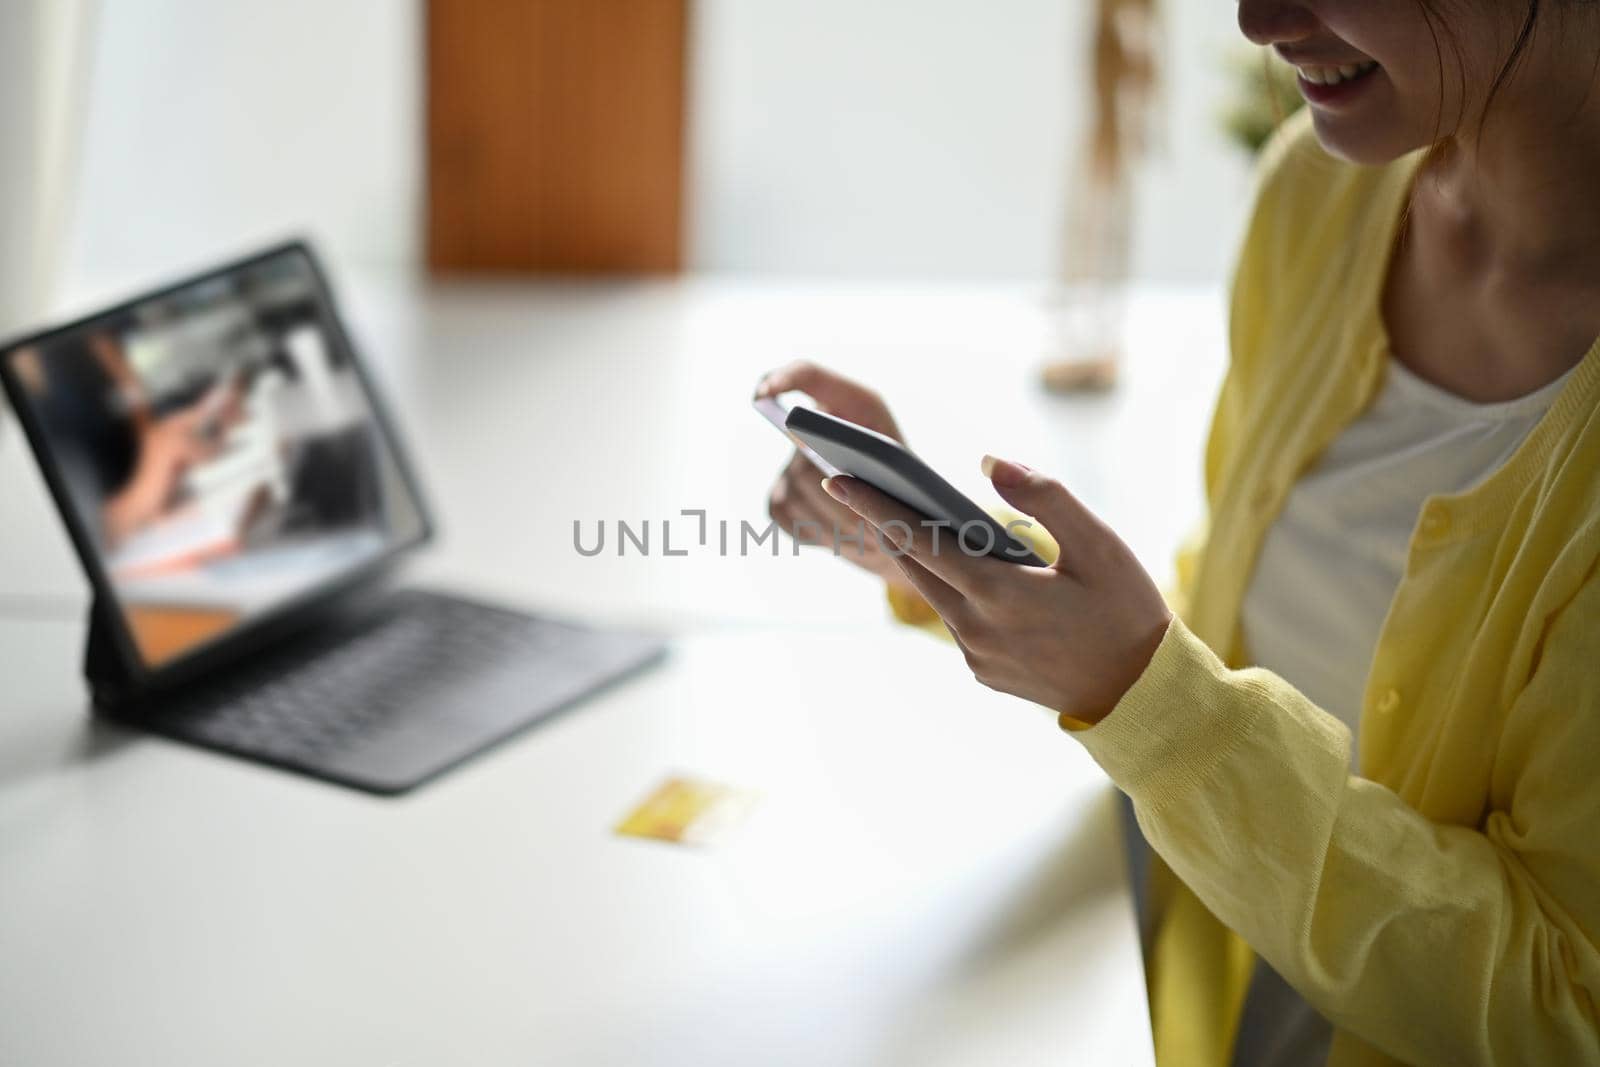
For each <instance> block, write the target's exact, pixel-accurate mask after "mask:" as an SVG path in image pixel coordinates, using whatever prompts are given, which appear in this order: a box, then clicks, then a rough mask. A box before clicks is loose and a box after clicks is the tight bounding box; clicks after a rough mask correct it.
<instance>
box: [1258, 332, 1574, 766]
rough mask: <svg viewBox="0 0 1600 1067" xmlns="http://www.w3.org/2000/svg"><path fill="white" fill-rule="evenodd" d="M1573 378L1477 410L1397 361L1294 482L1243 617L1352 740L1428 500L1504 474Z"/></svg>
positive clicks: (1285, 671)
mask: <svg viewBox="0 0 1600 1067" xmlns="http://www.w3.org/2000/svg"><path fill="white" fill-rule="evenodd" d="M1568 373H1571V372H1570V371H1569V372H1568ZM1565 383H1566V375H1562V376H1561V377H1560V378H1558V379H1556V380H1555V381H1553V382H1551V383H1550V384H1549V385H1546V386H1544V387H1543V388H1541V389H1539V390H1538V391H1537V392H1533V393H1529V394H1528V395H1527V396H1523V397H1519V398H1517V399H1516V400H1507V401H1504V402H1500V403H1493V404H1477V403H1473V402H1472V401H1470V400H1464V399H1462V398H1461V397H1459V396H1456V395H1455V394H1454V393H1448V392H1446V391H1445V390H1443V389H1441V388H1439V387H1438V386H1436V385H1432V384H1430V383H1428V382H1426V381H1423V380H1422V379H1421V378H1419V377H1417V376H1416V375H1415V374H1413V373H1412V372H1411V371H1409V370H1407V369H1406V368H1405V367H1403V366H1401V365H1400V364H1399V363H1397V362H1395V361H1394V360H1392V359H1391V360H1390V361H1389V364H1388V370H1387V372H1386V374H1385V379H1384V383H1383V387H1382V388H1381V389H1380V390H1379V392H1378V395H1377V397H1376V399H1374V401H1373V402H1372V404H1371V406H1369V407H1368V408H1367V410H1366V411H1365V412H1364V413H1363V414H1362V415H1361V417H1360V418H1358V419H1356V420H1355V421H1354V422H1352V423H1351V424H1350V425H1349V426H1347V427H1345V429H1344V432H1343V433H1341V434H1340V435H1339V437H1338V439H1337V440H1335V441H1334V442H1333V444H1332V445H1330V446H1329V447H1328V449H1327V451H1326V452H1324V453H1323V455H1322V456H1321V458H1320V459H1319V460H1318V461H1317V464H1316V466H1315V467H1313V468H1312V469H1311V470H1309V471H1307V472H1306V473H1305V474H1304V475H1303V476H1302V477H1301V478H1300V480H1299V481H1298V482H1296V483H1295V485H1294V488H1293V489H1292V490H1291V491H1290V493H1289V497H1288V500H1287V501H1285V503H1284V506H1283V511H1282V512H1281V513H1280V514H1279V516H1278V518H1277V520H1276V521H1275V522H1274V523H1273V524H1272V527H1271V528H1270V529H1269V530H1268V531H1267V536H1266V539H1265V540H1264V541H1263V542H1262V545H1261V551H1260V554H1259V555H1258V556H1257V557H1256V568H1255V573H1254V575H1253V576H1252V578H1251V582H1250V586H1249V588H1248V589H1247V590H1246V592H1245V597H1244V603H1243V606H1242V617H1241V620H1240V621H1241V625H1242V627H1243V638H1244V648H1245V651H1246V654H1247V655H1248V657H1249V660H1250V662H1251V663H1253V664H1254V665H1256V666H1259V667H1265V668H1266V669H1268V670H1270V671H1272V672H1273V673H1274V674H1277V675H1279V676H1280V677H1282V678H1283V679H1284V680H1285V681H1287V682H1289V683H1290V684H1291V685H1293V686H1294V687H1295V688H1296V689H1298V690H1300V691H1301V692H1302V693H1304V694H1305V695H1306V696H1308V697H1310V698H1311V699H1312V701H1313V702H1315V703H1316V705H1317V706H1318V707H1320V708H1322V709H1323V710H1324V711H1327V712H1329V713H1331V714H1333V715H1335V716H1337V717H1338V718H1339V719H1340V720H1342V721H1343V722H1344V723H1345V724H1346V725H1347V726H1349V727H1350V730H1351V732H1352V733H1354V732H1355V731H1356V729H1357V726H1358V722H1359V719H1360V713H1361V698H1362V694H1363V692H1364V690H1365V685H1366V679H1367V672H1368V670H1369V669H1370V667H1371V665H1372V655H1373V652H1374V651H1375V650H1376V648H1377V645H1378V631H1379V630H1380V629H1381V628H1382V626H1383V620H1384V617H1385V616H1386V615H1387V614H1388V612H1389V603H1390V601H1392V600H1393V599H1394V593H1395V590H1396V588H1398V587H1399V585H1400V577H1401V575H1402V574H1403V573H1404V572H1405V566H1406V556H1407V553H1408V551H1409V548H1410V544H1411V533H1412V530H1413V528H1414V527H1415V526H1416V524H1417V516H1418V514H1419V512H1420V511H1421V510H1422V505H1423V502H1424V501H1425V500H1427V498H1428V497H1430V496H1433V495H1436V494H1451V493H1459V492H1462V491H1465V490H1467V489H1470V488H1472V487H1473V486H1475V485H1477V484H1478V483H1479V482H1481V481H1483V480H1484V479H1485V478H1487V477H1488V476H1489V475H1490V474H1492V473H1493V472H1494V471H1495V470H1497V469H1498V468H1499V467H1500V466H1501V465H1502V464H1503V463H1505V461H1506V460H1507V459H1509V458H1511V453H1513V452H1515V451H1516V449H1517V446H1518V445H1520V444H1521V443H1522V440H1523V438H1525V437H1526V436H1527V435H1528V432H1529V431H1530V430H1532V429H1533V427H1534V424H1535V423H1537V422H1538V421H1539V419H1540V417H1541V416H1543V415H1544V413H1545V412H1546V411H1547V410H1548V409H1549V407H1550V405H1551V404H1552V403H1553V402H1554V401H1555V397H1556V394H1557V393H1558V392H1560V391H1561V387H1562V385H1564V384H1565ZM1351 758H1352V760H1353V759H1354V756H1353V755H1352V757H1351Z"/></svg>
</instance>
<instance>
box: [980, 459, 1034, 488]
mask: <svg viewBox="0 0 1600 1067" xmlns="http://www.w3.org/2000/svg"><path fill="white" fill-rule="evenodd" d="M981 466H982V467H983V476H984V477H985V478H988V479H989V480H990V481H992V482H994V484H995V485H997V486H1000V487H1001V488H1004V489H1014V488H1016V487H1017V486H1019V485H1021V484H1022V482H1023V479H1025V478H1026V477H1027V476H1028V473H1029V468H1028V467H1025V466H1023V465H1022V464H1021V463H1018V462H1016V461H1015V460H1010V459H996V458H995V457H993V456H984V457H983V463H982V464H981Z"/></svg>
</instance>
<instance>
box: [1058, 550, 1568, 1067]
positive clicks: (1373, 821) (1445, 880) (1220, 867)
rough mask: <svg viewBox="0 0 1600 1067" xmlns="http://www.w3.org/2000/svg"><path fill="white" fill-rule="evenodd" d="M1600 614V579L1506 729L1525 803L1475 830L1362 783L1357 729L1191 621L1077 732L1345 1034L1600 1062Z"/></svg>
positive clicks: (1180, 863)
mask: <svg viewBox="0 0 1600 1067" xmlns="http://www.w3.org/2000/svg"><path fill="white" fill-rule="evenodd" d="M1596 619H1600V580H1596V579H1595V577H1594V575H1593V574H1591V575H1590V577H1589V580H1588V581H1587V582H1586V583H1585V584H1584V585H1583V586H1582V587H1581V588H1580V590H1579V592H1578V593H1577V594H1576V595H1575V597H1574V599H1573V600H1572V601H1570V602H1569V603H1568V605H1567V606H1566V607H1565V608H1563V609H1562V611H1561V612H1559V613H1558V614H1557V615H1556V616H1554V617H1553V618H1552V619H1551V620H1550V622H1549V623H1548V624H1547V628H1546V640H1545V647H1544V652H1543V655H1542V657H1541V660H1540V663H1539V666H1538V667H1537V669H1536V670H1535V671H1534V673H1533V674H1532V676H1531V677H1530V679H1529V681H1528V682H1527V684H1526V685H1525V687H1524V689H1523V690H1522V692H1521V693H1520V694H1519V696H1518V698H1517V700H1516V702H1515V704H1514V705H1513V707H1512V709H1511V712H1510V716H1509V718H1508V720H1507V723H1506V727H1505V731H1504V736H1503V737H1502V738H1500V739H1499V742H1500V743H1499V749H1498V751H1499V752H1500V757H1499V759H1500V764H1499V765H1498V766H1497V770H1496V773H1497V775H1503V776H1504V777H1505V779H1506V783H1507V784H1506V789H1505V790H1504V791H1501V790H1496V791H1495V792H1496V795H1497V796H1500V795H1503V796H1505V797H1507V798H1509V800H1508V802H1507V803H1505V804H1504V805H1503V808H1504V810H1491V811H1488V812H1486V813H1485V815H1484V817H1483V819H1482V820H1481V822H1480V823H1479V824H1478V825H1477V826H1474V827H1468V826H1456V825H1440V824H1437V823H1434V822H1432V821H1430V820H1428V819H1427V818H1425V817H1424V816H1423V815H1421V814H1420V813H1418V812H1417V811H1416V810H1414V809H1413V808H1411V807H1410V806H1409V805H1407V804H1406V803H1405V802H1404V801H1402V800H1401V799H1400V798H1399V797H1398V796H1396V795H1395V794H1394V793H1393V792H1391V791H1390V790H1388V789H1386V788H1384V787H1383V786H1380V785H1378V784H1376V783H1373V782H1370V781H1367V780H1364V779H1361V778H1357V777H1354V776H1352V775H1351V774H1350V773H1349V750H1350V744H1351V736H1350V732H1349V730H1348V729H1347V728H1346V727H1345V726H1344V725H1343V724H1342V723H1341V722H1339V721H1338V720H1337V719H1335V718H1334V717H1333V716H1331V715H1329V714H1327V713H1325V712H1323V711H1321V710H1320V709H1318V708H1316V707H1315V706H1313V705H1312V704H1311V702H1310V701H1309V700H1307V699H1306V698H1305V697H1304V696H1302V695H1301V694H1300V693H1299V692H1298V691H1297V690H1295V689H1294V688H1293V687H1292V686H1290V685H1289V684H1288V683H1286V682H1284V681H1283V680H1282V679H1280V678H1278V677H1277V676H1275V675H1273V674H1271V673H1270V672H1267V671H1263V670H1259V669H1250V670H1229V669H1228V668H1226V667H1225V666H1224V664H1223V663H1222V662H1221V661H1220V660H1219V659H1218V658H1217V657H1216V656H1215V655H1214V654H1213V653H1212V652H1211V650H1210V649H1209V648H1207V647H1206V645H1205V644H1203V643H1202V642H1201V641H1199V640H1198V639H1197V638H1195V637H1194V635H1193V634H1191V633H1190V632H1189V631H1188V630H1187V629H1186V628H1185V626H1184V624H1183V623H1182V621H1181V620H1177V619H1175V620H1174V621H1173V622H1172V623H1171V625H1170V627H1169V629H1168V631H1167V633H1166V635H1165V636H1164V638H1163V640H1162V643H1161V645H1160V647H1159V648H1158V649H1157V651H1156V654H1155V656H1154V657H1153V658H1152V660H1151V662H1150V664H1149V666H1148V668H1147V669H1146V670H1145V672H1144V673H1143V675H1142V676H1141V677H1140V678H1139V680H1138V681H1137V682H1136V683H1135V684H1134V686H1133V687H1132V688H1131V689H1130V690H1129V691H1128V693H1127V694H1126V695H1125V696H1124V697H1123V699H1122V701H1121V702H1120V703H1119V704H1118V705H1117V707H1116V708H1115V709H1114V710H1113V711H1112V712H1111V714H1110V715H1109V716H1107V717H1106V718H1105V719H1104V720H1102V721H1101V722H1100V723H1099V724H1098V725H1096V726H1093V727H1091V728H1088V729H1075V730H1074V736H1075V737H1076V738H1077V739H1078V740H1079V741H1081V742H1082V743H1083V744H1084V745H1085V746H1086V747H1087V748H1088V749H1089V751H1090V753H1091V754H1092V755H1093V756H1094V758H1095V759H1096V760H1097V761H1098V762H1099V763H1100V765H1101V766H1102V767H1103V768H1104V769H1105V770H1106V772H1107V773H1108V774H1109V775H1110V776H1111V777H1112V779H1114V780H1115V781H1116V783H1117V784H1118V786H1120V787H1121V788H1122V789H1123V790H1124V791H1125V792H1126V793H1127V794H1128V795H1129V796H1130V797H1131V798H1132V800H1133V803H1134V808H1135V811H1136V813H1137V816H1138V820H1139V824H1140V826H1141V827H1142V828H1143V830H1144V832H1145V836H1146V837H1147V838H1148V839H1149V841H1150V843H1151V845H1152V846H1153V847H1154V848H1155V850H1156V851H1157V853H1159V854H1160V856H1161V857H1162V859H1163V860H1165V861H1166V863H1167V864H1168V865H1169V866H1171V868H1172V869H1173V870H1174V871H1175V872H1176V873H1177V874H1178V876H1179V877H1180V878H1182V880H1183V881H1184V882H1185V883H1186V884H1187V885H1189V886H1190V887H1191V889H1193V891H1194V892H1195V894H1196V895H1197V896H1198V897H1199V898H1200V900H1201V901H1202V902H1203V903H1204V904H1205V905H1206V906H1207V907H1208V908H1209V909H1210V910H1211V911H1212V913H1213V914H1215V915H1216V917H1217V918H1218V919H1219V920H1221V921H1222V922H1223V923H1224V924H1226V925H1227V926H1229V927H1231V928H1232V929H1234V930H1236V931H1237V932H1238V933H1239V934H1240V935H1241V936H1243V937H1244V939H1245V940H1246V941H1248V942H1249V943H1250V945H1251V946H1252V947H1253V948H1254V949H1255V950H1256V951H1257V952H1258V953H1259V954H1260V955H1261V956H1262V957H1263V958H1264V959H1266V960H1267V961H1268V962H1269V963H1271V964H1272V966H1273V967H1274V968H1276V969H1277V970H1278V972H1279V973H1280V974H1282V975H1283V976H1284V977H1285V978H1286V979H1287V980H1288V981H1289V982H1290V983H1291V984H1292V985H1293V986H1294V987H1295V988H1296V989H1297V990H1299V992H1300V993H1301V995H1302V996H1304V997H1305V998H1306V1000H1307V1001H1308V1002H1310V1003H1311V1004H1312V1005H1313V1006H1315V1007H1316V1008H1317V1010H1318V1011H1320V1012H1321V1013H1323V1014H1324V1015H1325V1016H1326V1017H1327V1018H1329V1019H1330V1020H1332V1021H1333V1022H1334V1023H1335V1024H1336V1025H1337V1026H1339V1027H1340V1028H1341V1029H1344V1030H1347V1031H1349V1032H1351V1033H1353V1034H1354V1035H1356V1036H1359V1037H1360V1038H1361V1039H1362V1040H1364V1041H1366V1042H1368V1043H1369V1044H1371V1045H1373V1046H1375V1047H1377V1048H1379V1049H1381V1050H1382V1051H1383V1052H1385V1053H1387V1054H1388V1055H1390V1056H1393V1057H1395V1058H1397V1059H1399V1060H1402V1061H1404V1062H1407V1063H1429V1064H1431V1063H1441V1064H1446V1063H1447V1064H1491V1063H1596V1062H1600V1031H1597V1021H1596V1007H1595V998H1596V995H1597V992H1600V951H1597V947H1596V942H1597V939H1600V778H1597V777H1596V774H1595V754H1596V753H1600V671H1596V670H1595V669H1594V664H1596V663H1600V626H1596V624H1595V620H1596ZM1063 725H1067V726H1070V725H1072V724H1063Z"/></svg>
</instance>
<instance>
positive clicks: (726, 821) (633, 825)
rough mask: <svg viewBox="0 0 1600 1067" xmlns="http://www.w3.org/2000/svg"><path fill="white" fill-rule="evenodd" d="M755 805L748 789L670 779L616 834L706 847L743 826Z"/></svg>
mask: <svg viewBox="0 0 1600 1067" xmlns="http://www.w3.org/2000/svg"><path fill="white" fill-rule="evenodd" d="M755 802H756V795H755V794H754V793H753V792H751V791H750V790H748V789H736V788H734V787H733V786H727V785H721V784H719V783H717V782H708V781H705V780H704V779H699V778H687V777H672V778H668V779H667V780H666V781H664V782H662V783H661V784H660V785H659V786H657V787H656V788H655V790H654V791H653V792H652V793H651V794H650V795H649V796H648V797H646V798H645V799H644V802H643V803H641V804H640V805H639V806H638V807H637V808H634V809H633V811H632V812H631V813H629V815H628V817H627V818H626V819H623V820H622V821H621V822H620V823H618V824H617V827H616V832H617V833H619V834H622V835H624V836H626V837H648V838H651V839H652V840H656V841H670V842H672V843H673V844H678V845H708V844H710V843H711V842H712V841H714V840H716V839H717V838H719V837H721V836H722V835H723V834H725V833H727V832H728V831H729V830H731V829H733V828H734V827H735V826H737V825H738V824H739V823H741V822H743V821H744V819H745V816H747V815H748V814H749V813H750V809H751V808H752V807H754V805H755Z"/></svg>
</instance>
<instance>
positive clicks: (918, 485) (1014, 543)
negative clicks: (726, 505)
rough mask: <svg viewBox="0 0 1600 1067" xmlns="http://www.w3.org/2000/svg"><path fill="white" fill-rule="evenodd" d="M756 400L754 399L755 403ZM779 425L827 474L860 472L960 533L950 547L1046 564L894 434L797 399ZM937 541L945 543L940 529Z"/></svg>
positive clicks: (873, 483) (928, 517)
mask: <svg viewBox="0 0 1600 1067" xmlns="http://www.w3.org/2000/svg"><path fill="white" fill-rule="evenodd" d="M760 403H761V402H759V401H758V402H757V406H758V407H759V406H760ZM768 403H769V404H772V405H776V401H768ZM763 413H764V414H765V412H763ZM768 417H769V418H770V417H771V416H770V415H768ZM783 429H784V432H785V433H787V434H788V435H789V436H790V437H791V438H793V439H794V440H795V441H797V442H799V443H800V445H801V447H802V449H803V450H804V451H805V452H806V454H807V456H808V457H809V456H810V455H812V454H815V455H816V456H817V458H818V459H820V460H821V461H822V462H821V463H820V464H819V465H818V466H819V469H821V470H823V471H824V472H825V473H829V476H830V477H832V475H833V474H848V475H850V476H851V477H853V478H860V479H861V480H862V481H864V482H866V483H867V484H868V485H870V486H872V487H873V488H875V489H878V490H879V491H881V492H884V493H887V494H888V495H889V496H892V497H894V499H896V500H898V501H899V502H900V503H902V504H904V505H905V506H906V507H908V508H910V509H912V510H913V511H916V512H918V513H920V514H921V515H922V516H923V517H924V518H925V520H927V521H928V522H930V523H937V524H938V525H939V527H940V528H941V530H942V531H950V532H952V533H955V534H958V535H959V536H960V538H961V545H960V546H959V547H958V546H954V545H952V546H950V547H951V548H952V549H954V550H957V551H964V552H966V553H967V554H968V555H973V556H982V555H990V556H995V557H998V558H999V559H1003V560H1006V561H1007V562H1010V563H1021V564H1024V565H1026V566H1029V567H1047V566H1049V564H1048V563H1046V562H1045V561H1044V560H1042V559H1040V558H1039V557H1038V556H1037V555H1035V554H1034V552H1033V550H1032V549H1030V548H1029V547H1028V546H1027V545H1026V544H1024V543H1023V542H1022V541H1020V540H1018V539H1017V538H1016V537H1014V536H1012V535H1011V534H1010V533H1009V532H1007V530H1006V528H1005V527H1004V526H1002V525H1001V524H1000V523H999V522H998V521H997V520H996V519H995V518H994V517H993V516H992V515H990V514H989V513H988V512H986V511H984V510H983V509H982V508H980V507H979V506H978V505H977V504H975V503H973V502H972V500H971V499H969V498H968V497H967V496H966V494H964V493H962V492H961V490H959V489H957V488H956V487H955V486H953V485H951V484H950V483H949V482H947V481H945V480H944V478H942V477H940V476H939V474H938V472H936V471H935V470H934V469H933V468H932V467H930V466H928V465H927V464H926V463H924V462H922V460H920V459H918V458H917V456H916V455H915V454H914V453H912V452H911V450H910V449H908V448H906V446H904V445H902V444H901V443H900V442H899V441H896V440H895V439H894V438H892V437H889V436H887V435H885V434H881V433H878V432H877V431H876V430H869V429H867V428H866V427H865V426H858V425H857V424H855V423H853V422H846V421H845V420H844V419H841V418H838V417H836V416H833V415H828V414H824V413H823V412H820V411H814V410H812V409H811V408H808V407H803V406H800V405H796V406H794V407H792V408H790V409H789V411H788V414H787V415H786V416H785V417H784V423H783ZM830 468H831V473H830V472H829V469H830ZM939 544H941V545H947V544H949V541H948V539H947V538H945V537H944V536H943V534H942V533H941V536H940V540H939Z"/></svg>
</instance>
